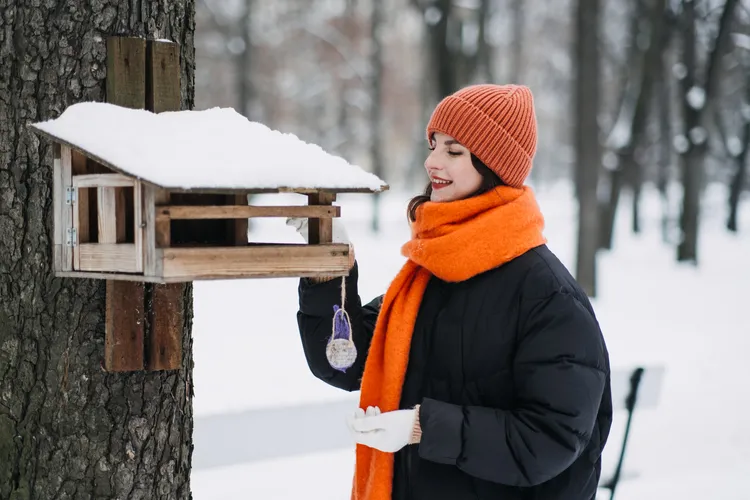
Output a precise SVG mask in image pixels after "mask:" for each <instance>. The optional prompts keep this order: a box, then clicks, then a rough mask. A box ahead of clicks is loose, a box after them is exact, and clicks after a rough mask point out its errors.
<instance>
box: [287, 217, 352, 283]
mask: <svg viewBox="0 0 750 500" xmlns="http://www.w3.org/2000/svg"><path fill="white" fill-rule="evenodd" d="M308 220H309V219H308V218H307V217H288V218H287V219H286V225H287V226H292V227H293V228H294V229H295V230H296V231H297V232H298V233H299V234H300V236H301V237H302V239H303V240H305V243H309V239H308V236H307V235H308ZM332 240H333V243H347V244H348V245H349V269H351V268H352V267H354V259H355V257H354V246H353V245H352V243H351V241H349V234H348V233H347V231H346V227H345V226H344V222H343V221H342V220H341V219H339V218H338V217H335V218H334V219H333V237H332ZM333 278H334V277H333V276H323V277H321V278H314V281H328V280H330V279H333Z"/></svg>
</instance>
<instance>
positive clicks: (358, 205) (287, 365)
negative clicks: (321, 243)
mask: <svg viewBox="0 0 750 500" xmlns="http://www.w3.org/2000/svg"><path fill="white" fill-rule="evenodd" d="M537 195H538V199H539V202H540V205H541V206H542V210H543V211H544V213H545V216H546V219H547V230H546V235H547V237H548V239H549V242H550V243H549V244H550V247H551V248H552V249H553V250H554V251H555V252H556V253H557V254H558V255H559V256H560V257H561V259H562V260H563V262H565V263H566V264H567V265H568V266H569V267H572V266H573V263H574V254H575V231H576V226H575V205H574V203H573V201H572V196H571V193H570V189H569V186H566V185H560V186H555V187H550V188H548V189H541V190H539V191H538V192H537ZM644 198H645V199H644V206H643V215H644V217H643V218H644V224H643V234H642V235H640V236H634V235H632V234H631V233H630V232H629V226H630V219H629V206H628V205H627V201H628V200H627V199H625V200H624V203H623V205H622V207H623V210H621V211H620V217H619V219H618V228H617V234H616V241H615V250H614V251H613V252H611V253H604V254H602V256H601V259H600V261H599V262H600V265H599V276H600V282H599V285H600V288H599V292H600V293H599V297H598V298H597V299H596V300H595V301H594V307H595V308H596V312H597V314H598V317H599V320H600V323H601V325H602V327H603V330H604V332H605V336H606V339H607V342H608V346H609V349H610V355H611V359H612V364H613V367H614V368H619V367H623V368H626V367H629V366H631V365H633V364H635V363H639V364H646V365H661V366H664V367H665V368H666V374H665V378H664V385H663V387H662V391H661V399H660V401H659V406H658V407H657V408H656V409H654V410H644V411H642V412H639V413H637V414H636V417H635V420H634V423H633V428H632V435H631V440H630V444H629V448H628V453H627V456H626V464H625V472H624V473H625V475H626V478H625V479H623V480H622V482H621V483H620V487H619V490H618V494H617V497H618V500H627V499H638V500H649V499H659V500H662V499H664V498H675V499H679V500H698V499H700V500H704V499H713V498H722V499H724V500H726V499H737V500H739V499H743V500H748V499H750V363H748V362H747V357H748V355H749V354H750V318H749V317H748V310H749V309H750V307H749V306H750V201H746V202H745V204H744V211H743V213H742V218H741V219H742V220H741V222H742V224H743V227H741V232H740V235H739V236H733V235H730V234H728V233H727V232H726V231H725V230H724V229H723V227H724V226H723V223H724V218H725V206H724V205H725V202H724V200H725V197H724V193H723V189H722V188H715V189H711V190H709V192H708V193H707V195H706V198H705V200H706V201H705V214H704V218H703V220H702V227H701V245H700V249H699V258H700V266H699V267H698V268H695V267H693V266H690V265H678V264H676V263H675V261H674V248H673V247H672V246H666V245H664V244H663V243H662V242H661V237H660V232H659V217H660V215H659V214H660V209H659V200H658V197H657V196H656V195H655V194H654V193H653V192H651V191H647V192H646V194H645V196H644ZM257 202H258V203H277V204H281V203H289V202H296V203H303V200H302V199H301V197H299V198H296V197H295V195H284V196H278V195H277V196H266V197H263V198H259V199H258V200H257ZM405 203H406V195H404V194H403V193H388V194H386V195H385V196H384V198H383V207H382V208H383V227H384V230H383V231H382V233H381V234H378V235H373V234H372V233H370V231H369V213H370V197H369V195H349V196H340V197H339V204H340V205H341V206H342V207H343V208H342V212H343V219H344V221H345V222H346V224H347V229H348V231H349V233H350V236H351V237H352V240H353V242H354V244H355V247H356V255H357V258H358V261H359V262H360V269H361V271H360V272H361V276H360V293H361V295H362V298H363V300H369V299H370V298H372V297H374V296H376V295H378V294H380V293H383V292H384V291H385V289H386V288H387V286H388V283H389V280H390V279H391V278H392V277H393V276H394V275H395V273H396V271H397V270H398V269H399V267H400V266H401V264H402V262H403V257H401V256H400V253H399V248H400V246H401V244H402V243H403V242H404V241H405V240H406V239H407V238H408V229H407V227H406V224H405V216H404V207H405ZM251 236H252V238H253V239H256V240H267V241H278V242H282V241H296V234H295V233H294V232H293V230H292V229H290V228H289V227H286V226H285V225H284V222H283V220H273V219H264V220H259V221H256V226H255V227H254V232H253V233H252V235H251ZM296 287H297V280H296V279H277V280H247V281H217V282H200V283H197V284H196V285H195V318H194V329H193V335H194V348H195V355H194V356H195V363H196V365H195V388H196V397H195V414H196V418H197V419H209V418H212V417H216V416H218V415H226V414H238V413H241V412H247V411H251V410H263V409H271V408H279V407H288V408H289V413H290V415H293V412H294V411H295V407H296V406H297V405H305V404H312V403H321V402H334V401H339V402H340V401H342V400H346V399H347V398H352V397H353V396H352V395H350V394H347V393H344V392H341V391H338V390H336V389H333V388H331V387H328V386H327V385H325V384H324V383H322V382H320V381H318V380H317V379H315V378H314V377H313V376H312V375H311V374H310V373H309V371H308V369H307V365H306V364H305V359H304V356H303V353H302V348H301V346H300V342H299V336H298V333H297V326H296V321H295V313H296V310H297V293H296ZM299 413H300V414H299V418H295V417H294V416H291V417H290V419H291V421H292V424H291V425H295V424H294V423H295V422H297V423H298V424H297V425H300V426H302V425H305V423H306V420H305V414H304V412H299ZM343 417H344V415H341V420H340V422H341V425H342V426H343ZM332 425H333V426H334V428H335V426H336V423H335V422H334V423H333V424H332ZM623 425H624V414H622V413H618V414H617V415H616V420H615V423H614V428H613V432H612V435H611V441H610V443H611V444H610V445H609V446H608V448H607V450H606V451H605V464H604V467H605V473H607V472H608V471H609V470H611V468H612V466H613V464H614V460H615V458H616V455H617V453H618V452H619V439H620V437H621V432H622V426H623ZM199 431H200V427H199V426H196V432H199ZM240 432H241V430H240ZM310 432H313V433H314V432H315V429H312V430H311V431H310ZM321 432H329V431H328V430H324V431H321ZM290 434H294V433H292V432H290ZM199 438H200V436H198V435H196V448H195V451H194V461H195V463H196V468H195V469H194V471H193V474H192V489H193V492H194V498H195V499H196V500H214V499H222V500H234V499H250V498H252V499H255V498H263V499H264V500H275V499H287V498H289V499H292V498H300V497H304V498H310V499H314V500H315V499H321V500H331V499H333V500H336V499H344V498H348V495H349V490H350V486H351V477H352V474H351V473H352V469H353V465H354V462H353V446H346V445H345V446H343V447H339V448H336V449H332V450H326V451H317V452H312V453H309V452H308V453H303V454H298V455H293V456H287V457H279V458H273V459H268V460H263V461H250V462H245V463H237V464H233V465H222V466H219V467H209V466H207V465H205V464H208V463H210V462H211V460H208V459H207V457H206V454H207V453H209V450H208V447H207V446H206V445H205V444H204V445H202V444H201V443H202V442H203V443H205V441H201V440H200V439H199ZM269 438H270V439H271V440H276V441H278V442H280V443H284V444H285V445H286V446H284V448H285V449H289V448H290V446H289V443H286V442H285V439H288V437H286V436H285V435H283V434H281V435H278V436H269ZM225 439H227V441H226V447H227V449H229V448H231V445H232V443H231V442H230V438H229V437H227V438H225ZM322 439H325V437H324V436H323V437H322ZM211 446H212V450H213V451H211V453H215V450H217V449H219V450H220V449H222V447H223V445H222V443H220V442H219V443H217V442H213V443H212V444H211ZM200 464H204V465H200ZM604 497H605V498H606V495H605V496H604Z"/></svg>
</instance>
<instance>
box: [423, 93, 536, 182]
mask: <svg viewBox="0 0 750 500" xmlns="http://www.w3.org/2000/svg"><path fill="white" fill-rule="evenodd" d="M435 132H442V133H443V134H447V135H449V136H451V137H453V138H454V139H456V140H457V141H458V142H460V143H461V144H463V145H464V146H466V147H467V148H468V149H469V151H471V152H472V153H473V154H474V155H475V156H476V157H477V158H479V159H480V160H482V162H483V163H484V164H485V165H487V166H488V167H489V168H490V169H492V170H493V171H494V172H495V173H496V174H497V175H498V176H499V177H500V178H501V179H502V180H503V182H504V183H505V184H507V185H509V186H512V187H521V186H522V185H523V183H524V181H525V180H526V178H527V177H528V175H529V173H530V172H531V165H532V162H533V160H534V155H535V154H536V140H537V138H536V117H535V115H534V98H533V96H532V95H531V90H530V89H529V88H528V87H525V86H523V85H489V84H485V85H470V86H468V87H464V88H463V89H461V90H459V91H458V92H456V93H454V94H452V95H449V96H448V97H446V98H445V99H443V100H442V101H441V102H440V104H438V105H437V107H436V108H435V111H434V112H433V113H432V118H430V122H429V123H428V124H427V140H428V141H430V140H431V138H432V134H434V133H435Z"/></svg>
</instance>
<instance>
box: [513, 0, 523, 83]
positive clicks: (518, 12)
mask: <svg viewBox="0 0 750 500" xmlns="http://www.w3.org/2000/svg"><path fill="white" fill-rule="evenodd" d="M511 9H512V11H511V17H512V19H513V27H512V31H513V34H512V35H511V40H510V57H511V63H510V80H511V81H512V82H515V83H521V81H522V80H521V76H522V75H521V73H522V71H523V31H524V29H523V28H524V1H523V0H512V3H511Z"/></svg>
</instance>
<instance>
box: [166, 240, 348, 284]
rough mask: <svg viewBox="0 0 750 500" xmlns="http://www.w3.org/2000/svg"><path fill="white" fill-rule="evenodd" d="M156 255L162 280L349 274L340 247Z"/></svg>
mask: <svg viewBox="0 0 750 500" xmlns="http://www.w3.org/2000/svg"><path fill="white" fill-rule="evenodd" d="M159 255H161V256H162V258H163V274H162V276H163V277H164V278H165V279H167V278H180V279H185V280H198V279H216V278H256V277H264V276H265V277H272V276H276V277H282V276H286V277H289V276H301V275H303V274H304V275H310V273H313V274H315V275H331V276H343V275H347V274H348V272H349V246H348V245H342V244H328V245H262V246H254V245H251V246H247V247H208V248H165V249H161V250H157V259H158V258H159Z"/></svg>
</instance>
